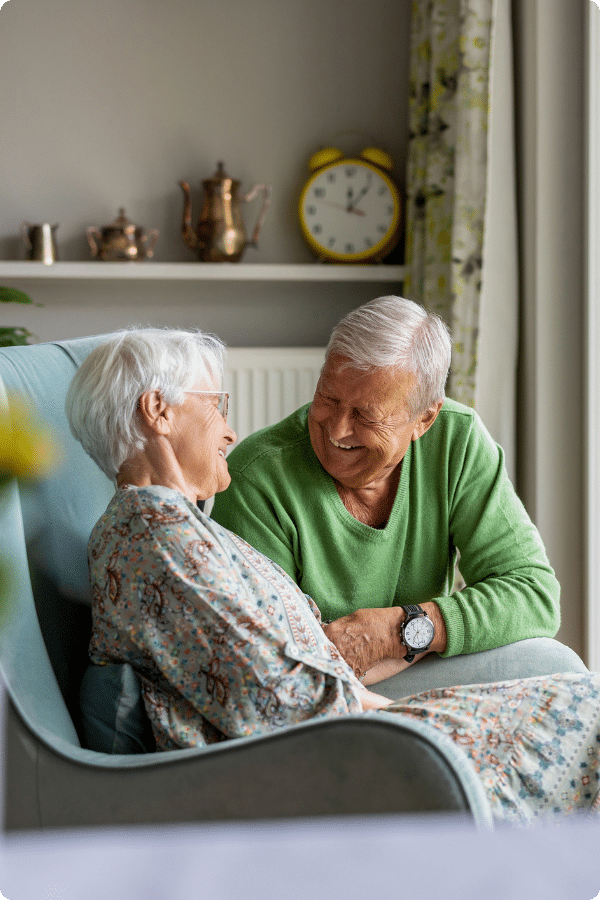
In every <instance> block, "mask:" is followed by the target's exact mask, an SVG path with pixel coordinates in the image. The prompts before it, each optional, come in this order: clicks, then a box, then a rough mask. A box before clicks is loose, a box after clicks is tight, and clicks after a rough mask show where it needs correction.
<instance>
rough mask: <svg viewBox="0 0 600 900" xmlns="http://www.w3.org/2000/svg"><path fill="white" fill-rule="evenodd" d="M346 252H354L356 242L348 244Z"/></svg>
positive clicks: (345, 248)
mask: <svg viewBox="0 0 600 900" xmlns="http://www.w3.org/2000/svg"><path fill="white" fill-rule="evenodd" d="M344 253H354V244H346V246H345V247H344Z"/></svg>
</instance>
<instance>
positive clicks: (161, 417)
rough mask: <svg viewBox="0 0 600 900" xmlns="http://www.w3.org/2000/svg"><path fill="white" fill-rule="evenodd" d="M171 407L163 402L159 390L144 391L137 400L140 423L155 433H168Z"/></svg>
mask: <svg viewBox="0 0 600 900" xmlns="http://www.w3.org/2000/svg"><path fill="white" fill-rule="evenodd" d="M170 411H171V407H170V406H169V405H168V404H167V403H165V401H164V399H163V396H162V394H161V393H160V391H146V392H145V393H144V394H142V396H141V397H140V399H139V400H138V415H139V417H140V420H141V423H142V425H145V426H146V427H147V428H149V429H150V430H151V431H153V432H155V434H168V433H169V432H170V430H171V416H170Z"/></svg>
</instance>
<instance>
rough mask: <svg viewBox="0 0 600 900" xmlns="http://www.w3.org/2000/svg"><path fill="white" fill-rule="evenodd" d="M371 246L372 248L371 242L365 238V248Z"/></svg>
mask: <svg viewBox="0 0 600 900" xmlns="http://www.w3.org/2000/svg"><path fill="white" fill-rule="evenodd" d="M372 246H373V241H372V240H371V238H365V247H372Z"/></svg>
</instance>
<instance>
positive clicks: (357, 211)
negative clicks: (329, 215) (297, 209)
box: [319, 200, 365, 216]
mask: <svg viewBox="0 0 600 900" xmlns="http://www.w3.org/2000/svg"><path fill="white" fill-rule="evenodd" d="M319 203H320V204H321V205H322V206H333V208H334V209H342V210H343V211H344V212H351V213H355V214H356V215H357V216H364V215H365V212H364V210H362V209H354V207H351V206H342V204H341V203H332V201H331V200H319Z"/></svg>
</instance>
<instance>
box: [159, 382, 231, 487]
mask: <svg viewBox="0 0 600 900" xmlns="http://www.w3.org/2000/svg"><path fill="white" fill-rule="evenodd" d="M193 390H197V391H210V390H211V385H207V384H203V385H200V384H199V385H198V386H195V387H194V388H192V389H190V392H189V393H186V394H185V396H184V399H183V403H181V404H180V405H179V406H173V407H171V410H172V414H173V424H172V432H171V445H172V447H173V451H174V453H175V456H176V458H177V460H178V462H179V465H180V467H181V470H182V472H183V474H184V477H185V479H186V482H187V483H188V484H189V485H190V488H191V490H192V492H194V493H195V494H196V497H197V499H198V500H206V499H207V498H208V497H212V496H213V495H214V494H217V493H218V492H219V491H224V490H225V488H226V487H228V486H229V483H230V481H231V477H230V475H229V469H228V468H227V461H226V459H225V454H226V453H227V448H228V447H229V445H230V444H233V443H235V441H236V440H237V435H236V433H235V431H233V429H232V428H230V427H229V425H228V424H227V422H226V421H225V419H224V418H223V416H222V415H221V413H220V412H219V410H218V403H219V394H218V393H215V394H212V395H211V394H209V393H202V394H195V393H192V391H193Z"/></svg>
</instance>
